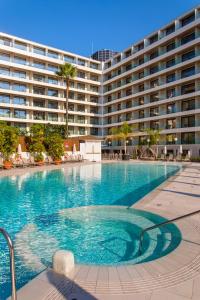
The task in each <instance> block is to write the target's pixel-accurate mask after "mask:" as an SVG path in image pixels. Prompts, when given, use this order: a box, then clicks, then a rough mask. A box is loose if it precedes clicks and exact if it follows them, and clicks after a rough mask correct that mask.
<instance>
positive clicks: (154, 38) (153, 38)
mask: <svg viewBox="0 0 200 300" xmlns="http://www.w3.org/2000/svg"><path fill="white" fill-rule="evenodd" d="M157 41H158V34H157V33H156V34H155V35H153V36H151V37H150V38H149V44H150V45H151V44H153V43H155V42H157Z"/></svg>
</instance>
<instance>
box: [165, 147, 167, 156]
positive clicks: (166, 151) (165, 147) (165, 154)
mask: <svg viewBox="0 0 200 300" xmlns="http://www.w3.org/2000/svg"><path fill="white" fill-rule="evenodd" d="M164 154H165V155H166V154H167V146H165V147H164Z"/></svg>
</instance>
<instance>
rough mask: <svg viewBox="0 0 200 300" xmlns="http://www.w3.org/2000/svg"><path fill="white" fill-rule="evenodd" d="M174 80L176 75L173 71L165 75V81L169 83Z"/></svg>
mask: <svg viewBox="0 0 200 300" xmlns="http://www.w3.org/2000/svg"><path fill="white" fill-rule="evenodd" d="M175 80H176V75H175V73H172V74H169V75H167V77H166V83H170V82H172V81H175Z"/></svg>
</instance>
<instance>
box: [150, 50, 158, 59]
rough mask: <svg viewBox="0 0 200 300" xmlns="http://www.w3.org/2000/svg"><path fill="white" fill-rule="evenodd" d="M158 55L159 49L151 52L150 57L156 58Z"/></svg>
mask: <svg viewBox="0 0 200 300" xmlns="http://www.w3.org/2000/svg"><path fill="white" fill-rule="evenodd" d="M157 56H158V50H156V51H154V52H152V53H150V55H149V59H154V58H156V57H157Z"/></svg>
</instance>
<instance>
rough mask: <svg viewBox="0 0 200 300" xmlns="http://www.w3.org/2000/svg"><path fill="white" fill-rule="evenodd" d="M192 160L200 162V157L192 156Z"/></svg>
mask: <svg viewBox="0 0 200 300" xmlns="http://www.w3.org/2000/svg"><path fill="white" fill-rule="evenodd" d="M190 160H191V161H192V162H200V157H199V156H197V157H195V156H192V157H191V159H190Z"/></svg>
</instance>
